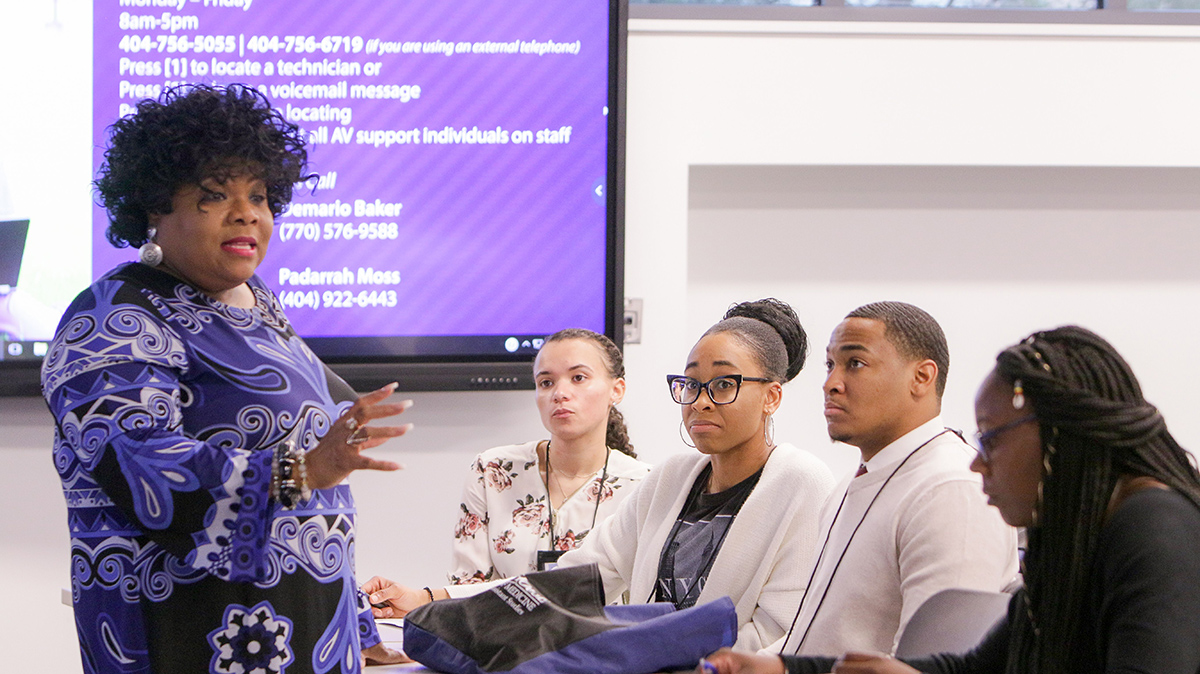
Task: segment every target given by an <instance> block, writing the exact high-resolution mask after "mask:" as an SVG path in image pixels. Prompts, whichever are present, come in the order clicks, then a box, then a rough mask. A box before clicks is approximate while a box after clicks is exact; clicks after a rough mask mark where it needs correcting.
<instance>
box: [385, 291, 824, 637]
mask: <svg viewBox="0 0 1200 674" xmlns="http://www.w3.org/2000/svg"><path fill="white" fill-rule="evenodd" d="M806 352H807V338H806V336H805V334H804V329H803V328H802V327H801V326H800V321H799V319H798V318H797V317H796V314H795V312H794V311H792V308H791V307H789V306H788V305H787V304H784V303H783V302H780V301H778V300H761V301H758V302H747V303H743V304H739V305H737V306H734V307H733V308H732V309H730V310H729V312H727V313H726V315H725V319H724V320H722V321H721V322H719V323H717V324H716V325H714V326H713V327H711V328H709V330H708V331H707V332H706V333H705V334H704V336H703V337H701V338H700V341H699V342H697V343H696V346H695V347H694V348H693V349H692V352H691V354H689V356H688V359H687V363H686V367H685V368H684V373H683V374H681V375H671V376H669V377H668V378H667V380H668V383H669V389H670V393H671V396H672V398H673V399H674V400H675V402H677V403H679V405H680V409H681V411H682V421H681V426H680V432H681V434H684V436H685V442H689V444H692V443H694V446H695V448H696V449H697V450H699V451H698V452H685V453H681V454H677V455H674V456H672V457H670V458H669V459H667V461H666V462H664V464H663V465H662V466H660V467H658V468H656V469H655V470H653V471H652V472H651V473H650V475H648V476H647V477H646V479H645V480H643V481H642V483H641V484H640V485H639V486H638V488H637V490H636V491H634V493H632V494H630V495H629V496H628V497H627V498H626V499H625V501H623V502H622V503H621V505H620V507H618V509H617V512H616V513H615V514H614V515H613V516H612V517H610V518H609V519H608V520H605V521H604V522H603V523H601V524H600V525H598V526H597V527H596V528H595V529H594V530H593V531H592V533H591V534H589V535H588V537H587V538H586V539H584V541H583V545H581V546H580V547H579V548H578V549H577V550H573V551H571V552H568V553H567V554H565V555H563V557H562V558H561V559H560V560H559V563H560V564H561V565H563V566H580V565H584V564H591V563H595V564H597V565H598V566H599V570H600V574H601V577H602V578H603V581H604V591H605V593H606V595H607V598H608V601H610V602H615V601H618V600H620V599H621V598H622V596H623V595H626V596H627V597H628V601H629V602H633V603H650V602H670V603H672V604H674V605H675V606H676V607H677V608H687V607H689V606H692V605H695V604H703V603H705V602H708V601H711V600H713V599H718V598H720V597H724V596H728V597H730V598H731V599H732V600H733V603H734V606H735V608H736V610H737V618H738V636H737V644H736V647H737V648H740V649H743V650H757V649H759V648H762V647H763V646H766V645H768V644H771V643H773V642H774V641H776V640H777V639H779V638H780V637H782V636H783V633H784V630H785V629H786V627H787V623H788V621H790V620H791V617H792V613H793V612H794V611H795V608H796V604H797V603H798V602H799V601H800V595H801V594H802V593H803V591H804V581H805V578H804V577H803V571H804V568H805V565H806V564H807V563H808V560H809V556H810V555H811V554H812V551H813V548H814V547H815V544H816V536H817V516H818V513H819V511H820V507H821V504H822V503H823V502H824V501H825V498H826V497H827V496H828V495H829V492H830V490H831V489H832V488H833V476H832V475H831V474H830V472H829V469H828V468H827V467H826V466H825V464H824V463H823V462H822V461H821V460H820V459H818V458H816V457H815V456H813V455H812V454H809V453H807V452H803V451H801V450H799V449H797V448H795V447H792V446H791V445H787V444H779V445H776V443H775V438H774V430H773V427H774V425H773V423H772V422H771V416H772V415H773V414H774V413H775V411H776V410H777V409H778V408H779V404H780V402H781V401H782V398H783V384H784V382H787V381H790V380H791V379H792V378H794V377H795V376H796V374H798V373H799V372H800V368H801V367H803V365H804V359H805V355H806ZM475 587H476V588H478V587H479V586H478V585H476V586H475ZM364 589H365V590H366V591H367V592H368V593H370V598H371V601H372V602H373V603H375V604H384V605H383V606H382V607H377V608H376V609H375V615H376V616H378V617H393V616H396V615H403V614H404V613H406V612H407V611H408V610H411V609H412V608H413V607H414V604H413V602H411V601H406V599H407V598H408V597H407V594H405V593H403V591H402V588H400V587H399V586H396V585H395V584H394V583H391V582H390V581H386V580H383V579H372V581H371V582H370V583H368V585H367V586H365V587H364ZM435 594H436V591H435ZM437 598H442V597H440V596H439V597H437ZM427 599H428V597H427ZM422 603H423V602H422Z"/></svg>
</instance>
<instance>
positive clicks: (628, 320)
mask: <svg viewBox="0 0 1200 674" xmlns="http://www.w3.org/2000/svg"><path fill="white" fill-rule="evenodd" d="M625 343H626V344H641V343H642V300H641V299H638V298H632V297H626V298H625Z"/></svg>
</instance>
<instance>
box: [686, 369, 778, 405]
mask: <svg viewBox="0 0 1200 674" xmlns="http://www.w3.org/2000/svg"><path fill="white" fill-rule="evenodd" d="M744 381H756V382H763V383H765V382H769V381H774V380H772V379H768V378H766V377H745V376H742V375H740V374H726V375H721V376H720V377H713V378H712V379H709V380H708V381H703V382H702V381H700V380H698V379H693V378H691V377H688V376H685V375H682V374H669V375H667V386H669V387H671V398H672V399H673V400H674V401H675V402H677V403H679V404H680V405H691V404H692V403H694V402H696V401H697V400H699V399H700V390H701V389H703V390H704V391H705V392H707V393H708V399H709V400H711V401H713V404H714V405H728V404H730V403H732V402H733V401H735V400H737V397H738V392H739V391H741V390H742V382H744Z"/></svg>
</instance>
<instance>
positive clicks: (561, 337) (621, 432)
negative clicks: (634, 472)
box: [546, 328, 637, 459]
mask: <svg viewBox="0 0 1200 674" xmlns="http://www.w3.org/2000/svg"><path fill="white" fill-rule="evenodd" d="M568 339H581V340H583V341H586V342H591V343H593V344H595V345H596V346H597V347H599V349H600V354H601V355H602V356H603V357H604V365H605V367H606V368H607V370H608V376H610V377H612V378H613V379H619V378H621V377H624V376H625V358H624V356H622V355H621V349H619V348H618V347H617V345H616V344H614V343H613V341H612V340H611V339H609V338H608V337H605V336H604V335H602V334H600V333H598V332H592V331H591V330H585V329H584V328H567V329H566V330H559V331H558V332H556V333H554V334H553V335H550V336H549V337H547V338H546V344H549V343H550V342H563V341H566V340H568ZM604 444H605V445H607V446H608V447H611V448H613V449H615V450H618V451H620V452H623V453H625V454H628V455H629V456H631V457H633V458H635V459H636V458H637V452H635V451H633V443H632V442H630V441H629V428H627V427H626V426H625V417H624V416H623V415H622V414H621V410H619V409H617V408H616V407H615V406H612V407H609V408H608V427H607V428H606V429H605V432H604Z"/></svg>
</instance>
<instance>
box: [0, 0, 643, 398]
mask: <svg viewBox="0 0 1200 674" xmlns="http://www.w3.org/2000/svg"><path fill="white" fill-rule="evenodd" d="M628 19H629V2H628V0H609V81H608V99H609V101H610V103H609V114H608V117H607V119H608V134H609V146H608V160H607V164H608V166H607V173H608V180H607V183H606V186H607V194H606V195H605V202H606V203H605V208H606V214H607V225H608V226H607V235H606V246H607V251H606V257H607V260H608V264H607V266H606V279H605V285H606V290H605V321H604V332H605V334H606V335H607V336H608V337H609V338H611V339H612V340H613V342H615V343H616V344H617V346H618V347H622V348H623V346H624V336H625V333H624V313H625V309H624V304H625V121H626V112H625V97H626V72H627V42H628ZM533 358H534V355H533V354H530V353H523V354H519V355H514V356H511V357H495V358H492V357H485V358H480V357H454V356H443V357H402V356H400V357H394V358H392V357H378V358H352V357H329V358H325V361H326V363H327V364H328V365H329V366H330V368H331V369H333V371H334V372H336V373H337V374H338V375H340V376H341V377H343V378H344V379H345V380H346V381H347V382H349V383H350V385H351V386H353V387H354V388H355V389H356V390H358V391H369V390H374V389H376V388H379V387H380V386H383V385H384V384H387V383H390V382H393V381H396V382H399V383H400V389H399V390H400V391H481V390H529V389H532V388H533V366H532V363H533ZM40 372H41V361H40V359H39V360H12V359H9V360H4V359H0V397H11V396H39V395H41V385H40Z"/></svg>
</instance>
